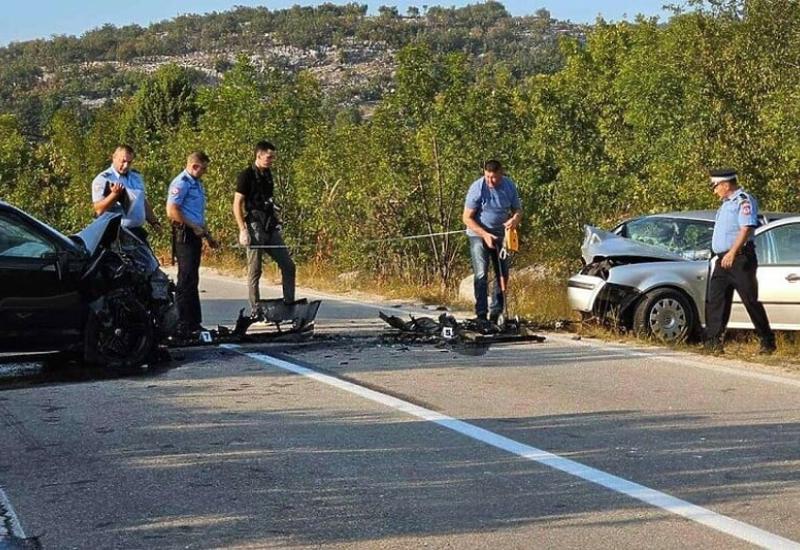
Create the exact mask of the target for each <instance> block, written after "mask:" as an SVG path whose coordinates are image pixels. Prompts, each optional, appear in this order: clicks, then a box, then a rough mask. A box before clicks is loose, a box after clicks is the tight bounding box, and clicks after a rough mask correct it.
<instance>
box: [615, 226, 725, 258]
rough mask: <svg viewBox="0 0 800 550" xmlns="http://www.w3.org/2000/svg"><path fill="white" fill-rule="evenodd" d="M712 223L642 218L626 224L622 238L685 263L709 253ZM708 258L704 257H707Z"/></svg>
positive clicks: (712, 229) (712, 230) (712, 231)
mask: <svg viewBox="0 0 800 550" xmlns="http://www.w3.org/2000/svg"><path fill="white" fill-rule="evenodd" d="M713 233H714V222H712V221H708V220H685V219H680V218H662V217H645V218H639V219H638V220H633V221H630V222H628V223H627V224H625V228H624V229H623V231H622V235H623V236H625V237H628V238H629V239H633V240H634V241H639V242H641V243H645V244H649V245H652V246H658V247H661V248H666V249H667V250H669V251H671V252H677V253H678V254H681V255H682V256H684V257H686V258H687V259H699V258H702V257H704V255H707V254H708V253H709V252H710V250H711V236H712V235H713ZM706 257H707V256H706Z"/></svg>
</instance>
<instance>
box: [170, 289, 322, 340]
mask: <svg viewBox="0 0 800 550" xmlns="http://www.w3.org/2000/svg"><path fill="white" fill-rule="evenodd" d="M321 303H322V302H321V301H320V300H312V301H310V302H309V301H308V300H306V299H302V300H297V301H296V302H293V303H291V304H287V303H285V302H284V301H283V300H282V299H280V298H277V299H274V300H261V301H259V302H258V307H257V308H256V310H255V311H254V312H253V314H252V315H250V316H246V315H245V314H244V309H240V310H239V317H238V318H237V319H236V325H235V326H234V328H233V329H230V328H229V327H225V326H222V325H218V326H217V328H216V329H211V330H204V331H198V332H196V333H192V334H189V335H182V336H181V335H176V336H172V337H170V340H169V342H168V345H169V347H171V348H176V347H186V346H202V345H212V346H216V345H219V344H232V343H257V342H269V341H274V340H287V339H288V340H293V339H298V338H307V337H310V336H311V335H313V333H314V320H315V319H316V317H317V311H318V310H319V306H320V304H321ZM256 323H261V324H264V325H266V326H265V327H264V328H266V329H268V330H262V331H258V332H250V328H251V327H252V326H253V325H254V324H256Z"/></svg>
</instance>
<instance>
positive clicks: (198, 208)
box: [167, 170, 206, 226]
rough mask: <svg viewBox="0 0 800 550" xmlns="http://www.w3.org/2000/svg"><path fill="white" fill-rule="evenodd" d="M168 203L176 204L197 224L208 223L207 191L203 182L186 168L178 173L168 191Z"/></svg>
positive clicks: (185, 216)
mask: <svg viewBox="0 0 800 550" xmlns="http://www.w3.org/2000/svg"><path fill="white" fill-rule="evenodd" d="M167 204H175V205H177V206H178V207H179V208H180V209H181V214H183V217H184V218H186V219H187V220H188V221H189V222H191V223H193V224H195V225H203V226H205V224H206V193H205V190H204V189H203V182H202V181H200V180H199V179H196V178H193V177H192V176H191V175H190V174H189V172H187V171H186V170H184V171H183V172H181V173H180V174H178V175H177V176H176V177H175V179H174V180H172V183H170V184H169V190H168V191H167Z"/></svg>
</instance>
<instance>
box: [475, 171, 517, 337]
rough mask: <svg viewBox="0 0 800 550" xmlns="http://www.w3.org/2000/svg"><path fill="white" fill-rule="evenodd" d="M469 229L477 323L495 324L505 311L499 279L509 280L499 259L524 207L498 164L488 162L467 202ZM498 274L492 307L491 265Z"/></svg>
mask: <svg viewBox="0 0 800 550" xmlns="http://www.w3.org/2000/svg"><path fill="white" fill-rule="evenodd" d="M461 219H462V221H463V222H464V225H466V226H467V236H468V237H469V250H470V256H471V258H472V270H473V275H474V277H475V282H474V290H475V314H476V316H477V319H478V321H486V320H487V313H488V314H489V319H488V320H489V321H492V322H496V321H497V320H498V318H499V317H500V313H501V312H502V311H503V306H504V303H503V300H504V298H505V296H504V295H503V292H502V289H501V286H500V278H501V277H504V278H505V279H506V280H507V279H508V269H509V266H508V260H507V259H506V258H501V257H500V256H499V250H500V247H501V244H502V242H503V237H504V235H505V230H506V229H507V228H508V229H511V228H515V227H518V226H519V223H520V221H521V220H522V204H521V203H520V200H519V193H518V192H517V187H516V185H515V184H514V182H513V181H512V180H511V178H508V177H506V176H504V175H503V166H502V164H501V163H500V162H499V161H497V160H489V161H486V163H485V164H484V167H483V177H482V178H479V179H477V180H475V181H474V182H473V183H472V185H470V187H469V190H468V191H467V197H466V199H465V200H464V213H463V214H462V217H461ZM490 261H491V262H492V264H493V265H494V270H495V284H494V293H493V294H492V302H491V305H490V304H489V297H488V290H489V262H490Z"/></svg>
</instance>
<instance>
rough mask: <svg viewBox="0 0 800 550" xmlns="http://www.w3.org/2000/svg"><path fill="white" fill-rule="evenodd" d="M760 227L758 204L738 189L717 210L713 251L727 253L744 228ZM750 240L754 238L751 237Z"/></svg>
mask: <svg viewBox="0 0 800 550" xmlns="http://www.w3.org/2000/svg"><path fill="white" fill-rule="evenodd" d="M757 225H758V202H757V201H756V199H755V198H754V197H753V196H752V195H750V194H749V193H746V192H745V191H744V190H742V189H737V190H736V191H734V192H733V193H732V194H731V195H730V196H729V197H728V198H726V199H724V200H723V201H722V204H721V205H720V207H719V210H717V216H716V218H715V223H714V235H713V236H712V237H711V249H712V250H713V251H714V254H722V253H723V252H727V251H728V250H730V249H731V247H732V246H733V243H735V242H736V237H737V236H738V235H739V230H741V228H742V227H756V226H757ZM750 240H753V236H752V235H750Z"/></svg>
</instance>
